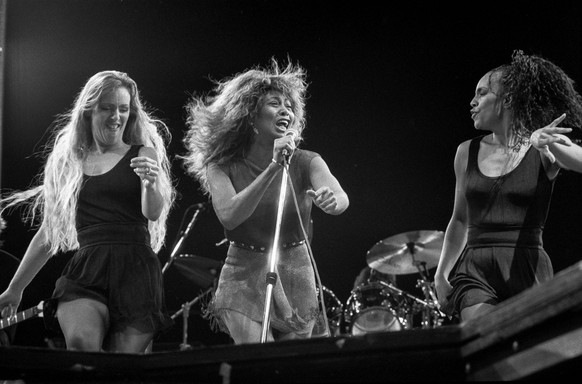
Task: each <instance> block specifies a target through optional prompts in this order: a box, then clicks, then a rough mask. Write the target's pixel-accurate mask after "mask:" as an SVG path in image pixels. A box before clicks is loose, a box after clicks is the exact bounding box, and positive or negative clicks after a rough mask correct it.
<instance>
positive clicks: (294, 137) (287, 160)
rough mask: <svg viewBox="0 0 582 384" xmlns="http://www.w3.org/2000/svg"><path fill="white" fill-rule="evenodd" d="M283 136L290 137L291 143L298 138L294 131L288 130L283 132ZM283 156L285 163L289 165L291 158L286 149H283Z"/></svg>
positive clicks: (297, 133) (296, 132)
mask: <svg viewBox="0 0 582 384" xmlns="http://www.w3.org/2000/svg"><path fill="white" fill-rule="evenodd" d="M284 136H291V138H292V139H293V141H295V140H296V139H297V136H299V132H298V131H297V130H296V129H293V128H289V129H287V130H286V131H285V135H284ZM283 156H284V157H285V162H286V163H289V158H290V157H291V153H289V151H288V150H287V148H285V149H283Z"/></svg>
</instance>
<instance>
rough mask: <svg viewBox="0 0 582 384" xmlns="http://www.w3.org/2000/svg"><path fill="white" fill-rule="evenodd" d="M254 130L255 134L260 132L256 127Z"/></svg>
mask: <svg viewBox="0 0 582 384" xmlns="http://www.w3.org/2000/svg"><path fill="white" fill-rule="evenodd" d="M253 132H254V133H255V135H258V134H259V130H258V129H257V128H256V127H253Z"/></svg>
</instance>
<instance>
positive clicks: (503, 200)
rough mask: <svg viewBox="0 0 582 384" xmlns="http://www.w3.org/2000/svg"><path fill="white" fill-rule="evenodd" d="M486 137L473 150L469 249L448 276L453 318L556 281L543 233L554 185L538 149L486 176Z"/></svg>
mask: <svg viewBox="0 0 582 384" xmlns="http://www.w3.org/2000/svg"><path fill="white" fill-rule="evenodd" d="M483 137H484V136H480V137H477V138H475V139H473V140H472V141H471V143H470V146H469V155H468V162H467V174H466V186H465V197H466V199H467V207H468V216H469V218H468V220H469V224H468V234H467V244H466V246H465V249H464V250H463V252H462V254H461V256H460V257H459V259H458V260H457V262H456V263H455V266H454V267H453V269H452V271H451V274H450V276H449V281H450V282H451V285H452V286H453V290H452V291H451V293H450V295H449V296H448V300H449V302H448V304H447V305H446V306H445V307H444V308H443V311H444V312H445V313H447V314H448V315H451V316H458V315H459V314H460V312H461V310H463V309H464V308H466V307H470V306H472V305H475V304H479V303H488V304H492V305H496V304H498V303H500V302H502V301H504V300H506V299H508V298H510V297H512V296H515V295H517V294H518V293H520V292H522V291H524V290H526V289H528V288H530V287H532V286H534V285H537V284H540V283H542V282H545V281H548V280H549V279H551V278H552V277H553V268H552V263H551V261H550V258H549V256H548V254H547V253H546V252H545V250H544V248H543V241H542V233H543V229H544V224H545V222H546V218H547V213H548V209H549V206H550V200H551V197H552V191H553V188H554V180H550V179H549V178H548V177H547V174H546V172H545V170H544V167H543V164H542V162H541V158H540V154H539V152H538V151H537V150H536V149H535V148H533V147H530V148H529V150H528V151H527V152H526V154H525V156H524V157H523V159H522V160H521V162H520V164H519V165H518V166H517V167H516V168H515V169H513V170H512V171H510V172H509V173H507V174H505V175H503V176H500V177H488V176H485V175H484V174H483V173H481V171H480V170H479V167H478V163H477V155H478V153H479V144H480V142H481V139H482V138H483Z"/></svg>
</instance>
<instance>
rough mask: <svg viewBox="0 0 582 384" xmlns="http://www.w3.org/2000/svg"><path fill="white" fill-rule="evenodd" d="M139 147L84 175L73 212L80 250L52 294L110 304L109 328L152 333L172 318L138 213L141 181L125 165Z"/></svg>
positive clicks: (143, 221) (144, 223)
mask: <svg viewBox="0 0 582 384" xmlns="http://www.w3.org/2000/svg"><path fill="white" fill-rule="evenodd" d="M140 147H141V145H134V146H132V147H131V148H130V149H129V151H128V152H127V153H126V154H125V156H124V157H123V158H122V159H121V160H120V161H119V162H118V163H117V164H116V165H115V166H114V167H113V168H112V169H111V170H110V171H108V172H106V173H104V174H102V175H98V176H88V175H84V177H83V187H82V188H81V191H80V194H79V201H78V204H77V216H76V228H77V237H78V241H79V249H78V250H77V252H75V254H74V255H73V256H72V258H71V260H69V262H68V263H67V264H66V266H65V268H64V270H63V273H62V275H61V277H60V278H59V279H58V280H57V282H56V286H55V290H54V292H53V298H54V299H57V300H59V301H71V300H75V299H78V298H89V299H93V300H97V301H100V302H102V303H104V304H105V305H107V307H108V308H109V316H110V324H111V325H110V330H112V331H120V330H123V329H124V328H126V327H127V326H131V327H134V328H136V329H138V330H140V331H142V332H148V333H149V332H153V333H156V332H157V331H161V330H165V329H167V328H168V327H170V326H171V325H172V320H171V318H170V316H168V314H167V312H166V309H165V303H164V291H163V280H162V273H161V266H160V261H159V259H158V257H157V255H156V254H155V253H154V251H153V249H152V248H151V246H150V234H149V231H148V220H147V218H146V217H144V216H143V214H142V212H141V181H140V178H139V177H137V176H136V174H135V172H134V171H133V169H132V168H131V167H130V165H129V164H130V160H131V159H132V158H133V157H136V156H138V154H139V149H140Z"/></svg>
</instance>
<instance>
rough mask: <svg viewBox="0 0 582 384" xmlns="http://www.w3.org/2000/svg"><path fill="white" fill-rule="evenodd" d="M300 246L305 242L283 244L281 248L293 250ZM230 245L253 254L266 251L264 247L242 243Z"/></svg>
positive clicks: (233, 242) (231, 243) (235, 242)
mask: <svg viewBox="0 0 582 384" xmlns="http://www.w3.org/2000/svg"><path fill="white" fill-rule="evenodd" d="M302 244H305V240H300V241H293V242H291V243H284V244H283V245H282V247H283V248H293V247H298V246H300V245H302ZM230 245H232V246H233V247H237V248H243V249H246V250H249V251H253V252H265V251H266V250H267V247H264V246H259V245H253V244H247V243H242V242H239V241H231V242H230Z"/></svg>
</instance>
